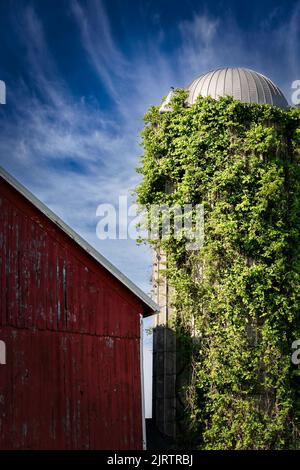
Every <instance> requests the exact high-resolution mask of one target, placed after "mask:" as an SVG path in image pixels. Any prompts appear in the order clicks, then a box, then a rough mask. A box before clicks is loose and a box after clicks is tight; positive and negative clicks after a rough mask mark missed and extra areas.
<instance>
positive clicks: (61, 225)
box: [0, 166, 159, 313]
mask: <svg viewBox="0 0 300 470" xmlns="http://www.w3.org/2000/svg"><path fill="white" fill-rule="evenodd" d="M0 176H2V177H3V179H4V180H5V181H6V182H7V183H9V184H10V185H11V186H12V187H13V188H15V189H16V190H17V191H18V192H19V193H21V194H22V195H23V196H24V197H25V198H26V199H27V200H29V201H30V202H31V203H32V204H33V205H34V206H35V207H36V208H37V209H39V210H40V211H41V212H42V213H43V214H44V215H46V216H47V217H48V218H49V219H50V220H51V221H52V222H53V223H55V225H57V226H58V227H59V228H60V229H61V230H63V231H64V232H65V233H66V234H67V235H68V236H69V237H70V238H72V239H73V240H74V241H75V242H76V243H77V244H78V245H79V246H81V248H83V249H84V250H85V251H86V252H87V253H89V255H91V256H92V257H93V258H94V259H95V260H96V261H97V262H98V263H99V264H100V265H101V266H102V267H104V268H105V269H106V270H107V271H109V272H110V273H111V274H112V275H113V276H114V277H115V278H116V279H118V281H120V282H121V283H122V284H123V285H124V286H126V287H127V288H128V289H129V290H130V291H131V292H133V293H134V294H135V295H136V296H137V297H138V298H139V299H140V300H142V302H143V303H144V304H145V305H147V306H148V307H149V308H150V309H151V310H152V311H153V313H155V312H158V311H159V306H158V305H157V304H156V302H154V300H152V299H151V298H150V297H149V296H148V295H147V294H145V292H144V291H142V289H140V288H139V287H138V286H137V285H136V284H134V283H133V282H132V281H131V280H130V279H129V278H128V277H127V276H125V274H123V273H122V272H121V271H119V269H118V268H116V267H115V266H114V265H113V264H112V263H111V262H110V261H108V259H106V258H105V257H104V256H103V255H101V254H100V253H99V251H97V250H96V249H95V248H93V247H92V246H91V245H90V244H89V243H88V242H87V241H86V240H84V239H83V238H82V237H81V236H80V235H78V233H76V232H75V230H73V229H72V228H71V227H70V226H69V225H67V224H66V223H65V222H64V221H63V220H62V219H61V218H60V217H58V215H56V214H55V213H54V212H53V211H52V210H51V209H49V207H47V206H46V205H45V204H44V203H43V202H42V201H40V200H39V199H38V198H37V197H36V196H34V194H32V193H31V192H30V191H29V190H28V189H26V188H25V187H24V186H23V185H22V184H21V183H19V181H17V180H16V179H15V178H14V177H13V176H12V175H10V174H9V173H8V172H7V171H6V170H4V168H3V167H1V166H0Z"/></svg>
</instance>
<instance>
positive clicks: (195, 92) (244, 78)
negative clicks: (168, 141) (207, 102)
mask: <svg viewBox="0 0 300 470" xmlns="http://www.w3.org/2000/svg"><path fill="white" fill-rule="evenodd" d="M187 90H188V93H189V95H188V98H187V101H186V102H187V105H189V106H191V105H193V104H194V103H195V101H196V99H197V98H198V96H204V97H205V96H211V97H212V98H214V99H218V97H220V96H232V97H233V98H234V99H236V100H239V101H242V102H244V103H257V104H271V105H273V106H277V107H279V108H286V107H287V106H288V102H287V100H286V99H285V97H284V94H283V93H282V91H281V90H280V89H279V88H278V86H277V85H275V83H273V82H272V81H271V80H270V79H269V78H267V77H265V76H264V75H262V74H261V73H258V72H255V71H254V70H250V69H246V68H241V67H226V68H218V69H215V70H211V71H210V72H207V73H205V74H203V75H200V77H197V78H196V79H195V80H194V81H193V82H192V83H191V84H190V85H189V86H188V87H187Z"/></svg>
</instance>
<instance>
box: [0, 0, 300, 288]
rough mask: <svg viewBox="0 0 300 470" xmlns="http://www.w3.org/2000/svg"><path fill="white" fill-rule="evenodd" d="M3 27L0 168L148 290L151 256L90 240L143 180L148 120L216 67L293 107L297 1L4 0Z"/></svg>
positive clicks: (299, 24)
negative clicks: (250, 76)
mask: <svg viewBox="0 0 300 470" xmlns="http://www.w3.org/2000/svg"><path fill="white" fill-rule="evenodd" d="M0 18H1V28H0V44H1V54H0V80H4V81H5V82H6V87H7V104H6V105H1V106H0V123H1V124H0V164H1V165H2V166H3V167H4V168H5V169H6V170H8V171H9V172H10V173H12V174H13V175H14V176H15V177H16V178H17V179H19V181H20V182H21V183H23V184H24V185H25V186H27V187H28V188H29V189H30V190H31V191H32V192H33V193H34V194H35V195H36V196H38V197H39V198H40V199H41V200H42V201H43V202H44V203H45V204H47V205H48V206H49V207H50V208H51V209H52V210H54V211H55V212H56V213H57V214H58V215H59V216H60V217H62V218H63V219H64V220H65V221H66V222H67V223H68V224H69V225H71V226H72V228H74V229H75V230H76V231H78V232H79V233H80V234H81V235H82V236H83V237H84V238H85V239H86V240H88V241H89V242H90V243H91V244H92V245H94V246H95V247H96V248H97V249H98V250H99V251H100V252H101V253H102V254H103V255H104V256H106V257H107V258H108V259H110V261H112V262H113V263H114V264H115V265H116V266H117V267H118V268H119V269H121V270H122V271H123V272H124V273H125V274H126V275H128V276H129V277H130V278H131V279H132V280H133V281H134V282H136V283H137V284H138V285H139V286H140V287H142V288H143V289H144V290H145V291H146V292H148V293H149V292H150V290H151V286H150V274H151V257H150V253H149V250H148V249H147V248H146V247H137V246H136V244H135V242H134V241H131V240H107V241H100V240H98V239H97V237H96V224H97V218H96V208H97V206H98V204H100V203H107V202H108V203H112V204H115V203H116V202H117V200H118V196H119V195H126V194H127V195H129V194H131V191H132V190H133V189H134V187H135V186H136V184H137V183H138V181H139V176H138V175H137V174H136V173H135V168H136V166H137V165H138V156H139V155H140V154H141V153H142V149H141V148H140V146H139V132H140V130H141V128H142V126H143V120H142V118H143V114H144V112H145V111H146V109H147V108H148V107H149V105H151V104H158V103H159V102H160V100H161V97H162V96H164V95H166V94H167V92H168V90H169V88H170V86H175V87H176V86H180V87H183V86H185V85H187V84H189V82H191V81H192V80H193V79H194V78H195V77H196V76H197V75H199V74H201V73H204V72H206V71H208V70H210V69H212V68H215V67H222V66H245V67H249V68H252V69H255V70H257V71H259V72H261V73H263V74H265V75H267V76H268V77H270V78H271V79H272V80H273V81H275V83H276V84H278V85H279V86H280V87H281V89H282V90H283V91H284V93H285V95H286V97H287V99H288V100H290V96H291V83H292V82H293V81H294V80H297V79H300V61H299V55H300V1H292V0H288V1H286V0H285V1H283V0H282V1H276V0H272V1H269V0H253V1H251V2H249V1H241V0H239V1H226V2H221V1H218V0H215V1H214V2H211V1H209V2H202V1H192V0H188V1H184V0H181V1H176V0H172V1H171V0H160V1H154V0H153V1H151V0H149V1H147V0H143V1H142V0H140V1H138V0H127V1H124V0H123V1H122V0H109V1H108V0H107V1H105V0H86V1H83V0H51V1H50V0H36V1H34V0H32V1H30V0H29V1H28V0H26V1H22V0H0Z"/></svg>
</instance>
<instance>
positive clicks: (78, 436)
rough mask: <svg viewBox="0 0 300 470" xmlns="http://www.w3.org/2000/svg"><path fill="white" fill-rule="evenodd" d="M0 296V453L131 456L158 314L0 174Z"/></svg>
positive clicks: (137, 443)
mask: <svg viewBox="0 0 300 470" xmlns="http://www.w3.org/2000/svg"><path fill="white" fill-rule="evenodd" d="M0 292H1V297H0V341H1V346H2V348H1V351H2V355H3V350H5V356H6V357H5V358H3V357H2V361H1V360H0V449H141V448H142V447H143V442H144V441H145V433H144V414H143V384H142V379H141V377H142V367H141V357H142V346H141V327H140V325H141V316H147V315H150V314H153V313H154V312H155V311H156V310H157V308H158V307H157V305H156V304H155V303H154V302H153V301H152V300H151V299H150V298H149V297H148V296H146V295H145V294H144V293H143V292H142V291H141V290H140V289H139V288H138V287H137V286H135V285H134V284H133V283H132V282H131V281H130V280H129V279H127V278H126V277H125V276H124V275H123V274H122V273H121V272H120V271H118V270H117V269H116V268H115V267H114V266H112V265H111V264H110V263H109V262H108V261H107V260H106V259H105V258H103V257H102V256H101V255H100V254H99V253H98V252H97V251H96V250H94V249H93V248H92V247H91V246H90V245H88V244H87V243H86V242H85V241H84V240H83V239H82V238H81V237H79V236H78V235H77V234H76V233H75V232H74V231H73V230H71V229H70V228H69V227H68V226H67V225H66V224H65V223H64V222H62V220H60V219H59V218H58V217H57V216H56V215H55V214H54V213H53V212H51V211H50V210H49V209H48V208H47V207H46V206H44V205H43V204H42V203H41V202H40V201H38V200H37V199H36V198H35V197H34V196H33V195H32V194H31V193H29V192H28V191H27V190H26V189H25V188H24V187H23V186H21V185H20V184H19V183H18V182H17V181H15V180H14V179H13V178H12V177H11V176H10V175H8V174H7V173H6V172H4V170H1V171H0ZM3 346H5V347H3ZM0 359H1V358H0Z"/></svg>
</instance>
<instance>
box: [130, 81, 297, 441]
mask: <svg viewBox="0 0 300 470" xmlns="http://www.w3.org/2000/svg"><path fill="white" fill-rule="evenodd" d="M185 98H186V92H185V91H184V90H179V91H177V92H176V94H175V96H174V98H173V101H172V111H170V112H167V113H164V114H159V112H158V107H156V106H153V107H151V108H150V109H149V111H148V112H147V114H146V115H145V128H144V130H143V132H142V139H143V147H144V155H143V157H142V158H141V167H140V168H139V169H138V171H139V172H140V173H141V174H142V182H141V183H140V185H139V187H138V188H137V199H138V203H139V204H140V205H141V206H142V207H144V208H149V207H150V205H151V204H173V203H177V204H182V205H183V204H186V203H191V204H193V205H196V204H199V203H202V204H203V205H204V212H205V225H204V227H205V242H204V246H203V248H201V249H200V250H198V251H188V250H187V249H186V245H185V242H184V240H175V239H168V240H162V241H161V242H160V245H161V248H162V249H163V250H164V251H165V253H166V254H167V257H168V269H167V271H166V276H167V277H168V280H169V282H170V284H171V285H172V286H173V288H174V289H173V290H174V299H173V308H174V311H175V314H174V319H173V321H174V328H175V329H176V331H177V334H178V336H179V337H181V338H183V341H182V342H181V343H182V344H187V345H188V348H192V350H191V352H190V353H189V354H187V357H188V361H189V366H190V370H191V371H192V373H191V375H190V381H189V383H188V384H187V387H186V389H185V394H186V426H187V429H189V431H190V434H189V436H190V437H189V438H190V439H193V445H196V446H198V447H199V448H203V449H283V448H299V446H300V444H299V442H300V439H299V436H300V374H299V371H298V368H297V367H296V366H294V365H293V364H292V363H291V352H292V351H291V344H292V342H293V341H294V340H295V339H298V338H300V110H299V109H287V110H281V109H279V108H276V107H273V106H269V105H257V104H248V103H241V102H239V101H234V100H233V99H232V98H230V97H226V98H221V99H219V100H218V101H215V100H213V99H211V98H202V97H199V98H198V100H197V102H196V103H195V104H194V105H193V106H192V107H190V108H188V107H185V105H184V102H185ZM166 185H171V187H172V191H166ZM150 243H153V244H157V241H156V242H151V241H150ZM200 269H202V270H203V275H202V276H199V272H200ZM197 274H198V275H197ZM194 331H196V339H195V340H192V336H193V332H194ZM184 338H185V339H184ZM188 338H190V341H187V339H188ZM191 345H192V346H191Z"/></svg>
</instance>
